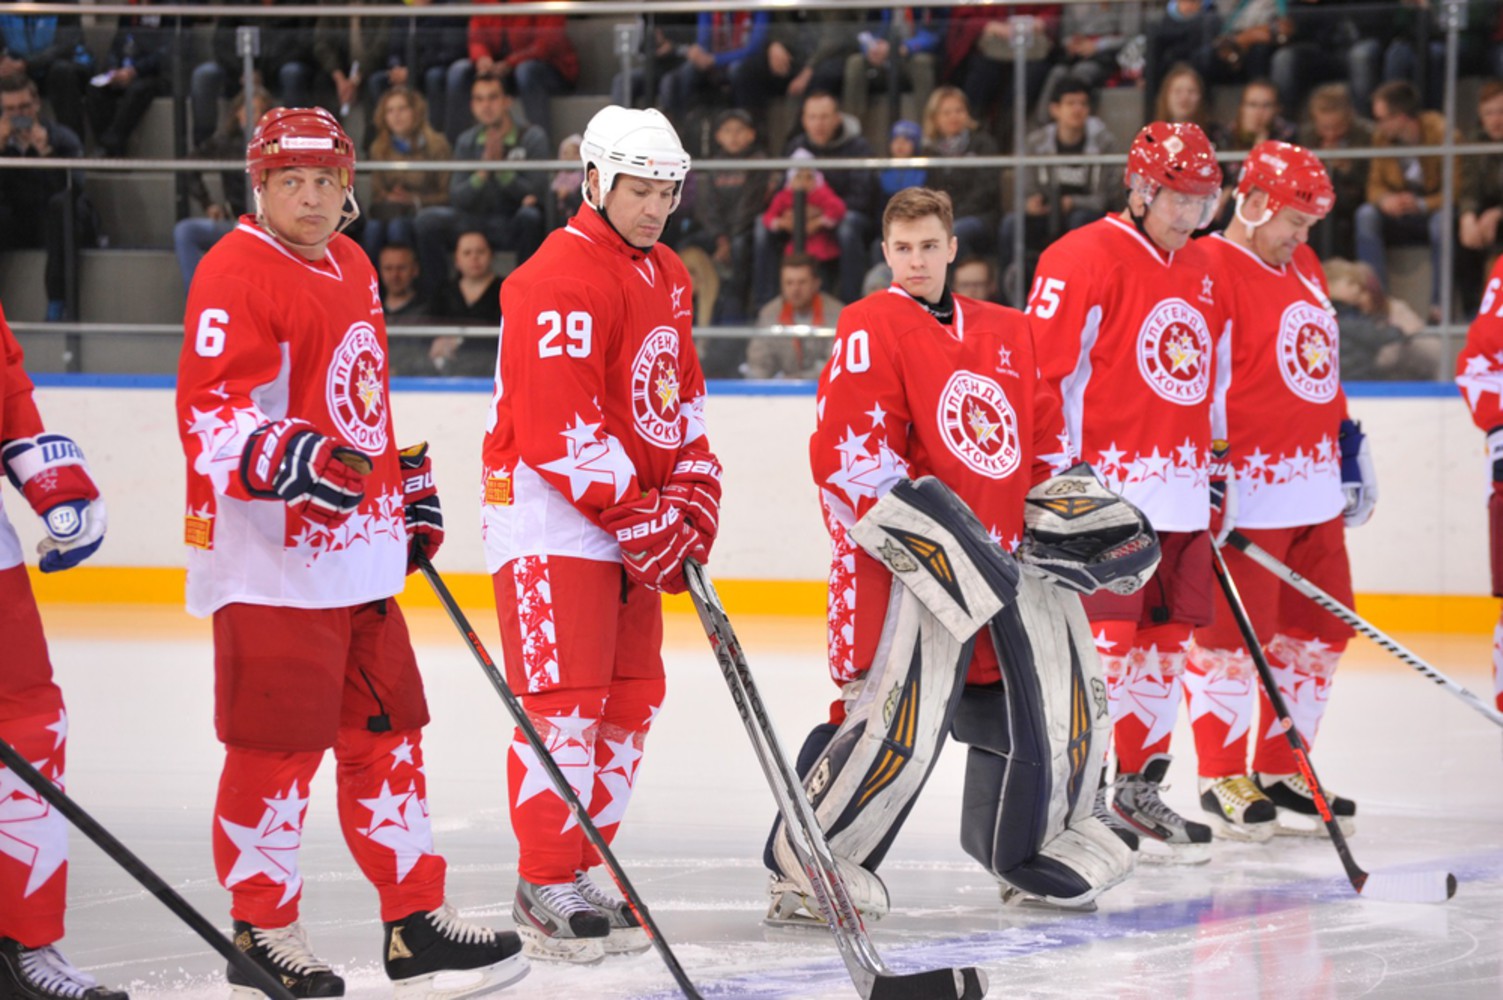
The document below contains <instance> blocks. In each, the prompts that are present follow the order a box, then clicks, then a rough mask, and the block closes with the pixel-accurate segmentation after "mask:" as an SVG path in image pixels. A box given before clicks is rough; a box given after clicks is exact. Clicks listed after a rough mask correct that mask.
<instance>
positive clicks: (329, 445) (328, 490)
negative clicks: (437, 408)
mask: <svg viewBox="0 0 1503 1000" xmlns="http://www.w3.org/2000/svg"><path fill="white" fill-rule="evenodd" d="M370 469H371V460H370V458H369V456H367V455H365V454H363V453H361V452H358V451H356V450H355V449H354V448H349V447H345V446H342V445H338V444H336V443H335V442H334V439H333V438H328V437H324V436H323V435H322V434H320V433H318V432H317V431H315V430H313V425H312V424H310V423H308V422H307V421H306V420H278V421H275V422H274V423H269V424H262V425H261V426H260V427H257V428H256V429H255V430H254V431H252V432H251V435H250V438H249V439H248V440H247V441H246V442H245V451H244V452H243V453H242V454H241V456H240V479H241V481H242V482H244V484H245V490H246V492H247V493H249V494H250V495H251V496H253V497H255V498H257V499H260V500H281V501H283V502H284V503H286V504H287V506H288V508H290V509H291V510H292V511H293V512H295V513H298V514H301V515H302V516H303V517H306V518H307V519H308V520H310V521H313V522H315V523H317V524H321V525H323V526H325V527H329V528H332V527H336V526H338V525H340V524H343V523H344V521H345V520H346V519H347V518H348V517H349V516H350V515H351V514H353V513H354V512H355V508H357V507H359V506H360V502H361V501H362V500H364V499H365V473H367V472H369V471H370Z"/></svg>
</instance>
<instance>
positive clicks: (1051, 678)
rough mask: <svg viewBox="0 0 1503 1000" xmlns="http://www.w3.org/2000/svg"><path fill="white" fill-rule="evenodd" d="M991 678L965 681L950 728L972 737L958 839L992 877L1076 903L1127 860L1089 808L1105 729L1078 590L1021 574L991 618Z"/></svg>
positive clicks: (1122, 871) (1113, 877) (1109, 880)
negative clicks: (997, 680) (997, 674)
mask: <svg viewBox="0 0 1503 1000" xmlns="http://www.w3.org/2000/svg"><path fill="white" fill-rule="evenodd" d="M991 634H992V638H993V641H994V642H995V643H996V645H997V650H998V654H999V659H1000V660H1001V664H1002V683H1001V685H999V686H998V687H996V688H976V689H968V690H967V692H966V695H965V697H964V699H963V700H962V702H961V705H960V708H959V710H958V712H957V715H956V719H955V736H956V738H957V739H959V740H961V741H963V742H965V743H969V744H971V751H970V756H969V758H968V760H967V767H966V789H965V805H964V812H963V815H962V821H961V844H962V846H963V847H964V848H965V850H966V852H967V853H969V854H970V855H971V856H972V857H974V858H976V859H977V860H978V861H980V862H981V863H982V864H984V865H986V867H987V868H988V870H990V871H991V872H992V873H993V874H994V875H995V876H996V877H997V878H998V879H1000V880H1001V881H1003V882H1005V883H1007V884H1008V885H1011V886H1013V887H1015V888H1016V889H1018V890H1020V891H1021V892H1024V893H1027V894H1029V895H1031V896H1037V897H1039V898H1042V899H1045V900H1048V901H1050V902H1053V903H1057V904H1059V905H1062V906H1082V905H1085V904H1086V903H1089V902H1090V901H1091V900H1093V899H1094V898H1095V897H1096V896H1098V895H1100V894H1101V893H1102V892H1104V891H1105V890H1107V889H1109V888H1111V887H1112V886H1114V885H1116V884H1117V883H1119V882H1121V881H1122V880H1123V879H1124V878H1126V877H1127V875H1128V874H1129V873H1130V872H1131V871H1132V867H1133V854H1132V851H1131V850H1129V849H1128V848H1127V847H1126V846H1125V845H1124V844H1123V843H1122V842H1121V841H1120V840H1119V839H1118V838H1117V837H1116V835H1115V834H1113V833H1112V832H1111V831H1110V830H1108V829H1107V828H1106V827H1105V826H1104V825H1103V824H1102V823H1101V822H1100V821H1099V820H1097V819H1095V818H1094V817H1092V815H1091V811H1092V808H1093V806H1094V803H1095V796H1096V787H1097V785H1098V783H1099V781H1100V776H1101V761H1102V759H1103V758H1104V756H1105V746H1106V744H1105V740H1106V739H1107V738H1108V735H1109V730H1110V722H1109V711H1108V708H1107V699H1106V684H1105V681H1104V680H1103V678H1102V671H1101V661H1100V658H1099V657H1098V656H1097V655H1096V647H1095V643H1094V642H1093V641H1092V638H1091V629H1090V623H1089V622H1088V621H1087V620H1086V617H1085V612H1084V610H1083V609H1082V608H1081V606H1080V600H1079V598H1077V597H1076V596H1075V595H1074V594H1072V593H1069V592H1068V591H1065V590H1062V589H1060V588H1058V587H1055V586H1052V585H1050V584H1049V583H1047V582H1045V581H1044V580H1041V579H1038V578H1035V577H1034V576H1032V575H1031V574H1028V575H1025V576H1024V577H1023V580H1022V582H1021V584H1020V586H1019V589H1018V596H1017V600H1016V602H1015V603H1014V604H1013V605H1011V606H1009V607H1008V608H1005V609H1004V610H1003V612H1002V613H1001V614H999V615H998V617H997V618H996V619H995V620H994V621H993V622H992V633H991Z"/></svg>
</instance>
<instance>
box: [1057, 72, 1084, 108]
mask: <svg viewBox="0 0 1503 1000" xmlns="http://www.w3.org/2000/svg"><path fill="white" fill-rule="evenodd" d="M1071 94H1084V95H1085V96H1086V102H1087V103H1089V104H1094V103H1095V101H1094V100H1093V99H1092V97H1093V95H1092V93H1091V85H1090V84H1088V83H1086V82H1085V81H1084V80H1082V79H1081V78H1080V77H1078V76H1067V77H1065V78H1063V79H1062V80H1060V81H1059V83H1056V84H1055V85H1054V90H1053V91H1051V92H1050V94H1049V103H1050V104H1058V103H1059V102H1060V101H1063V100H1064V99H1065V98H1066V97H1069V96H1070V95H1071Z"/></svg>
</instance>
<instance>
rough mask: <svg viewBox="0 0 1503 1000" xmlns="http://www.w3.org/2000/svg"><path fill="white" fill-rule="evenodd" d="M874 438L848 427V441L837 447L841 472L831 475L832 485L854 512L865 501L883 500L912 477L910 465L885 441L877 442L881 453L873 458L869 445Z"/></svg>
mask: <svg viewBox="0 0 1503 1000" xmlns="http://www.w3.org/2000/svg"><path fill="white" fill-rule="evenodd" d="M870 438H871V435H870V434H857V433H856V431H855V429H854V428H851V427H847V428H846V432H845V440H843V441H841V442H840V444H839V445H837V446H836V450H837V451H839V452H840V469H839V471H837V472H834V473H831V474H830V478H829V484H830V486H832V487H834V488H835V489H837V490H839V491H841V492H842V493H844V494H845V495H846V496H847V497H848V498H849V500H850V505H851V506H852V507H853V508H854V507H855V506H856V501H857V500H859V499H860V498H861V497H877V496H881V495H882V494H884V493H886V492H887V491H888V490H889V489H891V488H892V485H893V483H895V482H897V481H898V480H899V479H902V478H903V477H904V476H906V475H908V463H907V462H906V461H904V460H903V457H902V456H901V455H899V454H898V453H897V452H895V451H893V450H892V449H891V448H889V447H888V446H887V442H886V441H885V440H881V439H879V440H878V441H877V449H876V452H877V453H876V454H875V455H873V454H872V453H871V452H870V451H869V450H868V449H867V445H866V442H867V441H868V440H869V439H870Z"/></svg>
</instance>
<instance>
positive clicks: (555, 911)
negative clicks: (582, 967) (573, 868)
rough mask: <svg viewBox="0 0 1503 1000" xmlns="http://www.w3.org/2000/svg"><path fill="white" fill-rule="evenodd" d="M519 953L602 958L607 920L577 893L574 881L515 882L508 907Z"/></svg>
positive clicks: (579, 959)
mask: <svg viewBox="0 0 1503 1000" xmlns="http://www.w3.org/2000/svg"><path fill="white" fill-rule="evenodd" d="M511 914H512V919H514V920H515V921H516V922H517V933H518V934H520V935H521V937H522V953H523V954H524V955H526V956H527V957H528V958H536V959H539V960H541V961H547V962H575V963H579V964H589V963H593V962H599V961H600V960H601V959H603V958H605V942H606V938H607V937H609V936H610V932H611V922H610V919H609V918H608V917H606V916H605V915H604V914H603V913H601V912H600V911H599V910H597V909H595V907H593V906H591V905H590V903H589V901H588V900H586V899H585V898H584V897H583V896H582V895H580V893H579V886H578V885H577V884H575V883H574V882H561V883H558V884H556V885H533V884H532V883H531V882H526V881H519V882H518V883H517V898H516V902H514V903H513V904H512V908H511Z"/></svg>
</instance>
